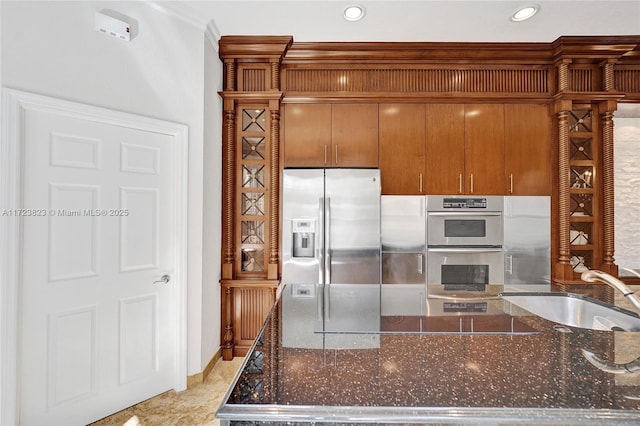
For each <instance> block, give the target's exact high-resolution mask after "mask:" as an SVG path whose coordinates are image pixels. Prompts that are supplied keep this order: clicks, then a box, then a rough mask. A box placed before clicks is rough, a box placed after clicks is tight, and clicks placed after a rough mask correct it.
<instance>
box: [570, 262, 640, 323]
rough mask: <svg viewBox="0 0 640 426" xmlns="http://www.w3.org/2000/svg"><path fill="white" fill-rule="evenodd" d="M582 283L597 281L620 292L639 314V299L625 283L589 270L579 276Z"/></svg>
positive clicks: (604, 273)
mask: <svg viewBox="0 0 640 426" xmlns="http://www.w3.org/2000/svg"><path fill="white" fill-rule="evenodd" d="M581 277H582V280H583V281H587V282H590V283H593V282H596V281H599V282H602V283H605V284H607V285H609V286H611V287H613V288H615V289H616V290H618V291H619V292H621V293H622V294H623V295H624V297H626V298H627V299H628V300H629V302H631V304H632V305H633V307H634V308H635V310H636V311H637V312H638V313H640V298H639V297H638V296H637V295H636V294H634V292H633V291H631V289H630V288H629V287H627V285H626V284H625V283H623V282H622V281H620V280H619V279H617V278H616V277H614V276H613V275H610V274H607V273H606V272H602V271H598V270H593V269H592V270H589V271H585V272H583V273H582V275H581Z"/></svg>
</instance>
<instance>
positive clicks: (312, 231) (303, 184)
mask: <svg viewBox="0 0 640 426" xmlns="http://www.w3.org/2000/svg"><path fill="white" fill-rule="evenodd" d="M323 200H324V170H322V169H285V170H284V171H283V179H282V282H283V283H286V284H291V283H295V284H322V283H323V273H324V268H322V267H321V265H323V251H322V240H323V238H322V235H323V221H322V212H323V210H324V202H323Z"/></svg>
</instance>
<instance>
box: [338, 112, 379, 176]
mask: <svg viewBox="0 0 640 426" xmlns="http://www.w3.org/2000/svg"><path fill="white" fill-rule="evenodd" d="M331 136H332V138H331V142H332V146H331V158H332V165H333V166H335V167H377V166H378V104H333V105H332V106H331Z"/></svg>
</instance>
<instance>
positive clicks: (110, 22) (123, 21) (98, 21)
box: [95, 9, 133, 41]
mask: <svg viewBox="0 0 640 426" xmlns="http://www.w3.org/2000/svg"><path fill="white" fill-rule="evenodd" d="M127 21H128V19H127V17H126V16H124V15H122V14H120V13H118V12H114V11H112V10H108V9H103V10H101V11H100V12H96V14H95V29H96V30H97V31H100V32H101V33H104V34H108V35H110V36H112V37H116V38H119V39H120V40H125V41H131V39H132V38H133V35H132V31H131V25H129V22H127Z"/></svg>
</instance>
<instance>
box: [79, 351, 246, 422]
mask: <svg viewBox="0 0 640 426" xmlns="http://www.w3.org/2000/svg"><path fill="white" fill-rule="evenodd" d="M243 360H244V358H240V357H236V358H234V359H233V360H231V361H222V360H220V361H218V362H217V363H216V365H215V366H214V367H213V370H212V371H211V373H210V374H209V376H208V377H207V378H206V379H205V381H204V382H203V383H200V384H198V385H196V386H194V387H192V388H191V389H188V390H186V391H184V392H175V391H169V392H165V393H163V394H161V395H158V396H156V397H154V398H151V399H149V400H147V401H144V402H141V403H139V404H137V405H134V406H133V407H129V408H126V409H124V410H122V411H120V412H118V413H115V414H113V415H112V416H109V417H106V418H104V419H102V420H99V421H97V422H95V423H92V424H91V426H122V425H125V424H126V425H127V426H138V425H139V426H155V425H158V426H160V425H162V426H177V425H180V426H219V425H220V421H219V420H217V419H214V415H215V412H216V410H217V409H218V406H219V405H220V402H221V401H222V398H223V397H224V395H225V394H226V392H227V389H228V387H229V385H230V384H231V381H232V380H233V378H234V377H235V375H236V372H237V371H238V369H239V368H240V365H241V364H242V361H243Z"/></svg>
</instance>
